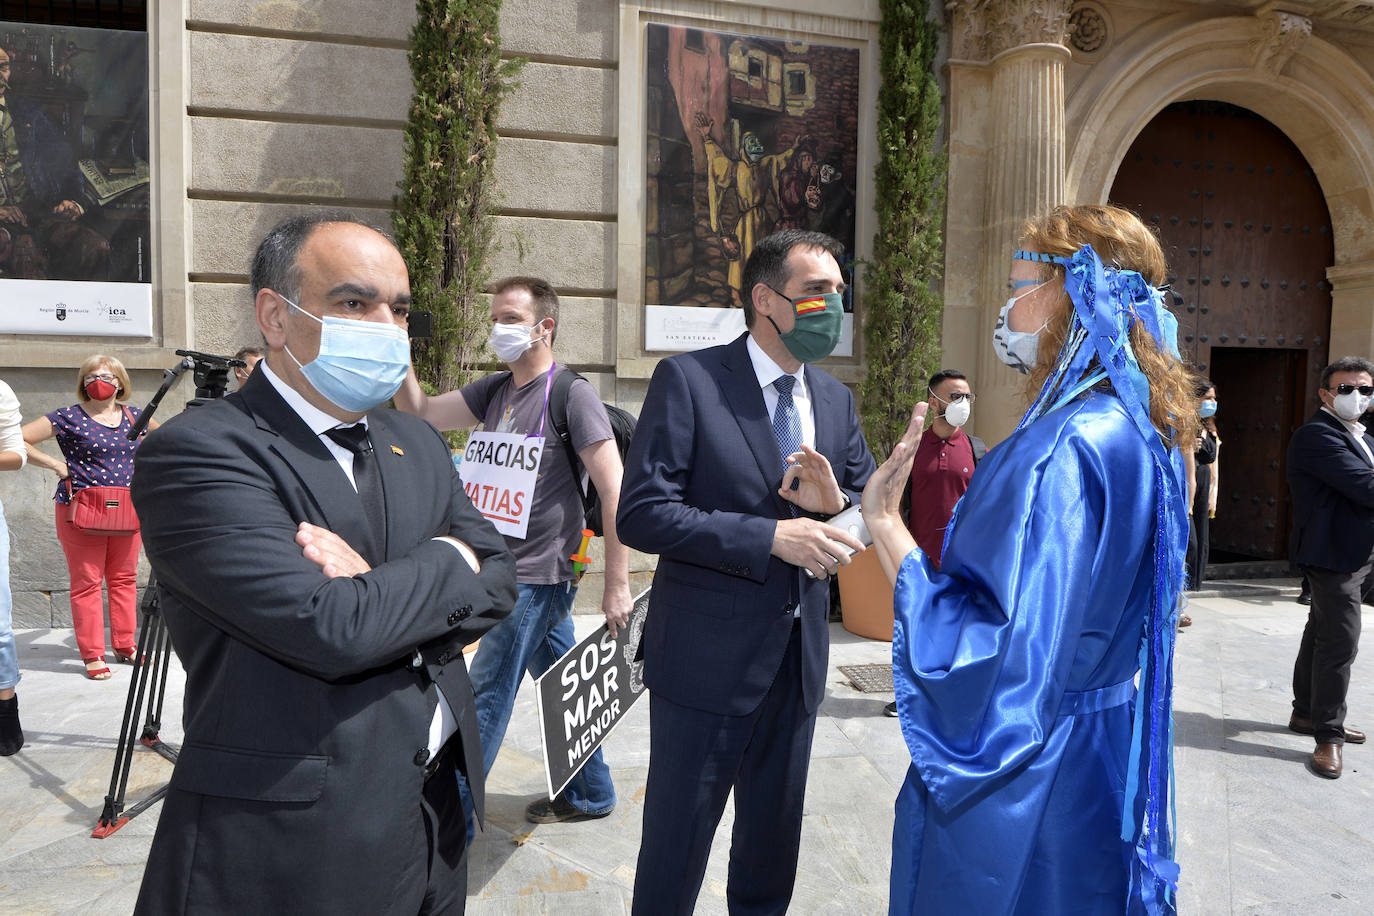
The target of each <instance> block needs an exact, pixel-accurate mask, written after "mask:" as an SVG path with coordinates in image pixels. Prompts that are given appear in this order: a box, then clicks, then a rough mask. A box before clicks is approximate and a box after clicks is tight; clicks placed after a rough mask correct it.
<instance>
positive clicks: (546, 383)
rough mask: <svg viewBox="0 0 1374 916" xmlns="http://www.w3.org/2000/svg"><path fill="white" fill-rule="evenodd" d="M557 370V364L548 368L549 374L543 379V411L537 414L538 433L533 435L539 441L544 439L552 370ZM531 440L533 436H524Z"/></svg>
mask: <svg viewBox="0 0 1374 916" xmlns="http://www.w3.org/2000/svg"><path fill="white" fill-rule="evenodd" d="M557 368H558V363H553V364H552V365H550V366H549V374H548V375H547V376H545V378H544V409H543V410H542V411H541V412H540V413H539V432H537V433H535V436H538V437H539V438H540V439H542V438H544V418H545V417H547V416H548V415H549V392H551V391H553V370H555V369H557ZM525 438H526V439H531V438H533V436H526V437H525Z"/></svg>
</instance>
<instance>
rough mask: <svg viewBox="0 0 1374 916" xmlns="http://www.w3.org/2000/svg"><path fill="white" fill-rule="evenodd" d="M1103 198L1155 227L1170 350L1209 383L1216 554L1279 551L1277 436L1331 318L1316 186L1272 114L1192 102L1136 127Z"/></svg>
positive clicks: (1281, 500)
mask: <svg viewBox="0 0 1374 916" xmlns="http://www.w3.org/2000/svg"><path fill="white" fill-rule="evenodd" d="M1110 199H1111V200H1112V201H1113V202H1114V203H1118V204H1121V205H1122V206H1126V207H1129V208H1131V209H1132V210H1135V211H1136V212H1137V213H1139V214H1140V215H1141V216H1142V218H1144V219H1145V220H1146V221H1147V222H1149V223H1151V224H1153V225H1154V226H1156V227H1157V228H1158V230H1159V233H1160V236H1161V237H1162V239H1163V241H1164V245H1165V254H1166V256H1167V257H1168V260H1169V266H1170V272H1171V275H1172V276H1171V278H1170V283H1171V285H1172V287H1173V289H1174V291H1175V296H1174V304H1173V308H1174V312H1175V314H1176V315H1177V316H1178V319H1179V347H1180V350H1181V351H1182V352H1183V356H1184V358H1185V359H1186V360H1189V361H1190V362H1191V363H1192V364H1193V365H1195V366H1196V367H1197V370H1198V371H1199V373H1201V374H1203V375H1206V376H1207V377H1209V378H1210V379H1211V380H1212V381H1213V382H1214V383H1215V385H1216V387H1217V397H1218V401H1219V402H1220V403H1221V409H1220V411H1219V412H1218V415H1217V426H1218V429H1219V432H1220V436H1221V439H1222V442H1223V445H1222V450H1221V466H1220V493H1219V497H1218V502H1217V517H1216V519H1215V520H1214V521H1213V523H1212V550H1213V557H1214V560H1216V561H1225V560H1227V559H1262V560H1280V559H1284V558H1286V557H1287V555H1288V532H1289V527H1290V524H1291V522H1290V518H1291V505H1290V502H1289V496H1288V486H1287V481H1286V479H1285V472H1286V457H1285V456H1286V450H1287V446H1288V440H1289V438H1290V437H1291V435H1292V433H1293V430H1295V429H1296V428H1297V427H1298V426H1299V425H1301V424H1302V423H1303V422H1304V420H1306V418H1307V416H1308V414H1309V413H1310V412H1311V410H1312V409H1313V407H1314V406H1315V403H1316V391H1317V384H1318V378H1319V375H1320V372H1321V369H1322V367H1323V366H1324V365H1325V364H1326V362H1327V338H1328V335H1329V332H1330V327H1331V291H1330V287H1329V285H1328V283H1327V281H1326V270H1327V268H1328V267H1330V266H1331V264H1332V262H1333V258H1334V253H1333V244H1332V233H1331V217H1330V214H1329V213H1328V211H1327V207H1326V202H1325V198H1324V196H1323V194H1322V189H1321V187H1320V186H1319V185H1318V183H1317V179H1316V177H1315V175H1314V174H1313V172H1312V169H1311V168H1310V167H1309V166H1308V163H1307V161H1306V160H1305V159H1304V158H1303V156H1302V154H1301V153H1300V152H1299V151H1298V149H1297V147H1295V146H1294V145H1293V143H1292V142H1291V141H1289V139H1288V138H1287V137H1286V136H1284V134H1283V132H1282V131H1280V130H1279V129H1278V128H1277V127H1275V126H1274V125H1273V124H1271V123H1269V122H1268V121H1266V120H1265V119H1263V118H1261V117H1260V116H1259V115H1257V114H1255V113H1254V112H1252V111H1249V110H1247V109H1244V108H1239V107H1237V106H1234V105H1229V104H1226V103H1223V102H1210V101H1192V102H1180V103H1176V104H1173V105H1170V106H1168V107H1167V108H1165V109H1164V110H1163V111H1161V112H1160V113H1159V114H1158V115H1157V116H1156V117H1155V118H1154V119H1153V120H1152V121H1150V123H1149V124H1148V125H1146V127H1145V129H1144V130H1142V131H1141V133H1140V134H1139V136H1137V137H1136V139H1135V142H1134V143H1133V144H1132V145H1131V147H1130V149H1129V151H1128V152H1127V154H1126V156H1125V158H1124V160H1123V161H1122V163H1121V165H1120V168H1119V169H1118V171H1117V175H1116V180H1115V182H1114V184H1113V185H1112V190H1111V194H1110Z"/></svg>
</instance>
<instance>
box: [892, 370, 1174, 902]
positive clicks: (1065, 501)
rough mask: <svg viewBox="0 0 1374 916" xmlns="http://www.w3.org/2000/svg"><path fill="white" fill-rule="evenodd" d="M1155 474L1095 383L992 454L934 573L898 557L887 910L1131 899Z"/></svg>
mask: <svg viewBox="0 0 1374 916" xmlns="http://www.w3.org/2000/svg"><path fill="white" fill-rule="evenodd" d="M1170 457H1171V467H1170V469H1169V470H1170V471H1171V472H1172V473H1173V474H1174V475H1175V479H1176V480H1177V481H1179V482H1180V486H1181V482H1182V480H1183V465H1182V461H1181V459H1180V458H1179V457H1178V454H1177V452H1176V451H1174V452H1171V453H1170ZM1154 474H1155V471H1154V464H1153V461H1152V458H1151V456H1150V453H1149V451H1148V449H1147V446H1146V444H1145V442H1144V440H1143V439H1142V437H1141V433H1140V432H1139V431H1138V430H1137V428H1136V427H1135V426H1134V424H1133V423H1132V422H1131V419H1130V417H1129V416H1128V414H1127V412H1126V410H1125V408H1124V407H1123V406H1122V404H1121V402H1120V401H1119V400H1118V399H1117V398H1116V397H1115V396H1114V395H1113V394H1111V393H1110V392H1105V393H1104V392H1099V391H1092V392H1089V393H1088V394H1086V395H1084V396H1082V397H1080V398H1078V399H1076V400H1075V401H1073V402H1070V403H1069V404H1067V405H1065V406H1063V407H1061V408H1059V409H1057V410H1054V411H1052V412H1051V413H1049V414H1047V415H1046V416H1044V417H1042V418H1041V419H1040V420H1038V421H1037V422H1035V423H1033V424H1031V425H1029V426H1027V427H1026V428H1025V429H1023V430H1021V431H1020V432H1018V433H1016V434H1014V435H1013V436H1011V437H1010V438H1008V439H1007V440H1006V441H1005V442H1004V443H1002V444H1001V445H1000V446H998V447H997V448H995V449H993V450H992V451H990V452H989V453H988V456H987V458H986V459H985V460H984V462H983V464H982V465H981V466H980V467H979V469H978V472H977V473H976V474H975V475H974V478H973V482H972V485H971V486H970V488H969V490H968V492H967V494H965V496H964V501H963V503H962V504H961V505H960V506H959V508H958V510H957V514H956V522H955V525H954V529H953V531H952V533H951V534H950V535H949V539H948V541H947V543H946V546H945V553H944V563H943V566H942V568H941V570H938V571H937V570H935V569H933V568H932V567H931V565H930V563H929V561H928V560H927V559H926V557H925V555H924V554H923V553H922V552H921V551H920V550H914V551H912V553H911V554H910V555H909V556H908V557H907V558H906V560H905V561H904V563H903V565H902V569H901V572H900V575H899V577H898V581H897V586H896V597H895V602H896V632H895V635H894V639H893V643H892V653H893V671H894V675H895V681H896V692H897V706H898V710H899V715H900V717H901V727H902V734H903V736H904V737H905V739H906V743H907V746H908V747H909V749H910V751H911V756H912V765H911V768H910V769H909V770H908V772H907V779H906V783H905V785H904V786H903V787H902V789H901V792H900V793H899V795H898V798H897V805H896V807H897V811H896V824H895V827H894V831H893V851H892V884H891V898H890V908H891V912H892V913H919V914H923V916H924V914H938V913H957V914H960V916H967V914H970V913H976V914H979V916H995V914H1010V913H1018V914H1036V916H1042V914H1055V916H1065V914H1076V913H1081V914H1088V913H1092V914H1097V913H1130V912H1139V911H1142V904H1141V903H1140V901H1138V900H1135V899H1129V900H1128V896H1133V895H1131V894H1130V893H1129V891H1128V867H1127V866H1128V856H1129V855H1131V853H1132V851H1133V850H1132V847H1131V845H1130V844H1128V843H1126V842H1124V841H1122V839H1121V815H1122V805H1123V804H1124V801H1123V800H1124V798H1125V787H1126V777H1127V770H1128V766H1129V761H1128V757H1129V756H1130V749H1131V720H1132V714H1133V713H1132V709H1133V704H1132V703H1131V700H1132V698H1133V697H1134V691H1135V688H1134V683H1133V681H1134V679H1135V676H1136V673H1137V671H1138V667H1139V666H1138V651H1139V649H1140V646H1141V640H1142V635H1143V633H1144V631H1145V624H1146V620H1147V617H1148V614H1149V609H1150V604H1151V594H1152V590H1153V588H1154V582H1155V569H1154V561H1153V551H1152V544H1153V536H1154V532H1155V522H1156V505H1155V502H1156V499H1155V495H1154V494H1155V476H1154ZM1175 492H1186V490H1177V489H1176V490H1175ZM1181 501H1182V500H1181V497H1180V502H1181ZM1184 537H1185V539H1184V540H1182V541H1180V542H1179V543H1177V544H1172V545H1170V551H1169V556H1170V558H1171V559H1170V562H1173V561H1174V559H1177V561H1178V563H1179V564H1180V565H1181V563H1182V556H1183V551H1184V549H1185V548H1186V529H1185V535H1184Z"/></svg>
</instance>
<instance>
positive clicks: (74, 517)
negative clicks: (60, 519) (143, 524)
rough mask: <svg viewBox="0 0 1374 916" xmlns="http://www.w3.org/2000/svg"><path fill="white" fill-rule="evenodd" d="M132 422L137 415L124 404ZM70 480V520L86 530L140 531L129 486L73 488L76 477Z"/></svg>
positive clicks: (103, 532)
mask: <svg viewBox="0 0 1374 916" xmlns="http://www.w3.org/2000/svg"><path fill="white" fill-rule="evenodd" d="M124 415H125V416H126V417H128V418H129V422H130V423H133V422H134V415H133V413H132V412H131V411H130V410H129V408H127V407H125V408H124ZM65 483H66V484H67V521H69V522H71V523H72V527H73V528H75V529H76V530H78V531H80V532H81V533H82V534H93V535H120V534H134V533H135V532H137V531H138V515H137V514H135V513H134V501H133V498H132V497H131V496H130V495H129V488H128V487H84V488H82V489H80V490H76V491H73V490H72V481H71V478H70V477H68V478H67V480H66V481H65Z"/></svg>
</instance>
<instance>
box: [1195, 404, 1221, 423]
mask: <svg viewBox="0 0 1374 916" xmlns="http://www.w3.org/2000/svg"><path fill="white" fill-rule="evenodd" d="M1216 413H1217V402H1216V401H1203V402H1202V403H1200V404H1198V406H1197V415H1198V416H1199V417H1202V419H1204V420H1205V419H1207V418H1208V417H1214V416H1216Z"/></svg>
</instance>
